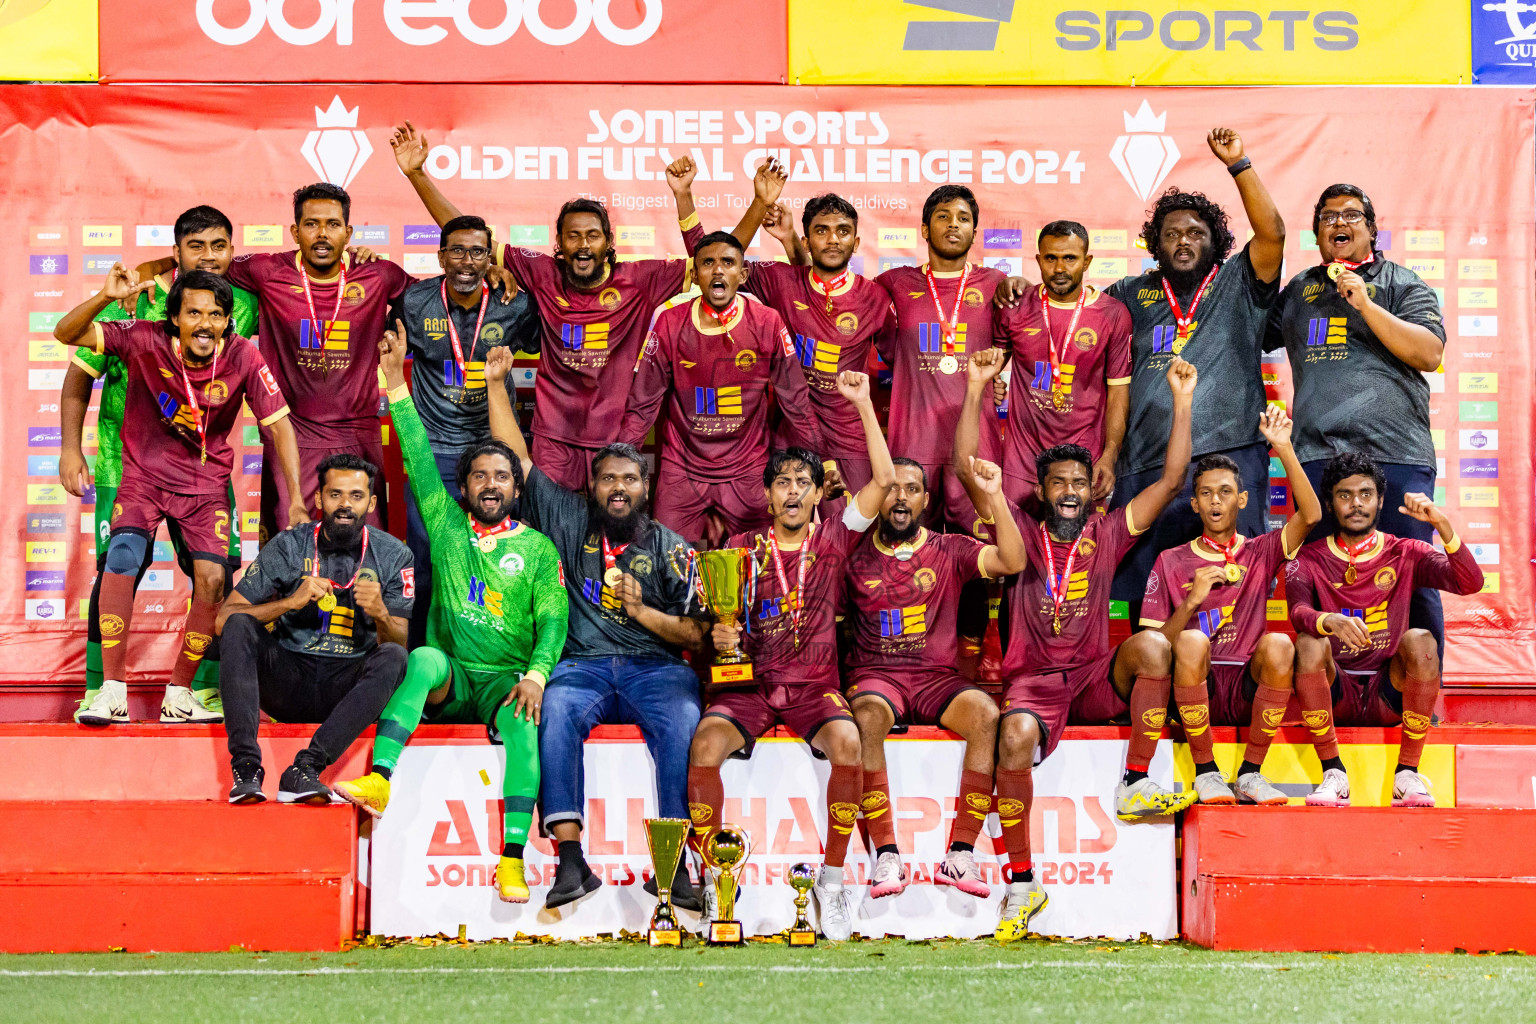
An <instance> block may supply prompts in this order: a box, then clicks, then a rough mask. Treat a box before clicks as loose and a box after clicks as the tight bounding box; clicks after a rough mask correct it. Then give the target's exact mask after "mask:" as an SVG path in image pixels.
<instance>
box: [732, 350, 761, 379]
mask: <svg viewBox="0 0 1536 1024" xmlns="http://www.w3.org/2000/svg"><path fill="white" fill-rule="evenodd" d="M756 365H757V353H756V352H753V351H752V350H751V349H749V348H744V349H742V350H741V351H740V352H738V353H736V369H738V370H740V371H741V372H742V373H749V372H751V370H752V367H754V366H756Z"/></svg>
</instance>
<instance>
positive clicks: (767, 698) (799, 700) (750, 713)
mask: <svg viewBox="0 0 1536 1024" xmlns="http://www.w3.org/2000/svg"><path fill="white" fill-rule="evenodd" d="M711 715H713V716H714V717H715V718H723V719H725V720H726V721H727V722H730V723H731V724H732V725H734V726H735V727H736V728H737V730H738V731H739V732H740V733H741V735H742V738H743V739H744V740H746V744H745V745H744V746H743V747H742V748H741V749H740V750H739V751H737V752H736V753H735V754H733V755H732V756H733V757H743V758H746V757H751V756H752V748H753V747H755V746H756V745H757V738H758V737H759V736H761V735H762V734H763V733H765V732H767V731H768V730H769V729H772V728H773V727H774V726H775V725H777V724H778V723H779V722H783V723H784V724H785V725H787V726H789V727H790V729H792V730H793V731H794V733H795V735H796V736H799V737H800V738H801V739H803V740H805V741H806V742H807V743H809V742H810V741H811V740H812V739H814V738H815V736H816V733H817V732H818V731H819V730H820V729H821V727H822V726H824V725H826V724H827V723H828V722H834V721H837V720H839V719H841V720H843V721H847V722H851V721H853V715H852V714H851V713H850V712H849V711H848V702H847V701H846V700H844V699H843V695H842V694H841V693H838V692H837V684H836V683H827V684H826V685H823V686H817V685H814V684H804V683H802V684H799V685H796V686H785V685H784V684H782V683H763V684H762V685H760V686H758V687H757V688H755V689H751V690H727V691H725V692H723V693H720V694H718V695H716V696H715V698H714V699H713V700H711V701H710V702H709V707H707V708H705V709H704V717H705V718H708V717H710V716H711Z"/></svg>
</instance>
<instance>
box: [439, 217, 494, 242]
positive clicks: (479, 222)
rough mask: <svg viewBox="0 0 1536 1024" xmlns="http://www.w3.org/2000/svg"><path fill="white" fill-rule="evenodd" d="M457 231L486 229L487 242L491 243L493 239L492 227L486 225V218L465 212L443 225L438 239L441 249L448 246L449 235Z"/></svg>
mask: <svg viewBox="0 0 1536 1024" xmlns="http://www.w3.org/2000/svg"><path fill="white" fill-rule="evenodd" d="M455 231H484V232H485V240H486V242H487V243H489V242H491V240H492V239H491V229H490V227H488V226H487V225H486V223H485V221H484V219H482V218H480V217H476V216H474V215H472V214H468V213H464V214H460V215H459V216H457V217H455V218H453V220H450V221H449V222H448V223H446V224H444V225H443V233H442V236H441V237H440V238H439V239H438V243H437V247H438V248H439V249H446V248H448V236H449V235H451V234H453V233H454V232H455Z"/></svg>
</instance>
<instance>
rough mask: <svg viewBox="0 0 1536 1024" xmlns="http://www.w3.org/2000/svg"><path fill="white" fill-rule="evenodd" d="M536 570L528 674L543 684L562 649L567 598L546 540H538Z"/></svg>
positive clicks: (557, 562)
mask: <svg viewBox="0 0 1536 1024" xmlns="http://www.w3.org/2000/svg"><path fill="white" fill-rule="evenodd" d="M541 539H542V540H543V543H542V544H540V545H539V549H538V550H539V563H538V569H537V570H536V573H535V575H534V581H533V628H534V644H533V655H532V657H531V658H529V660H528V671H529V672H530V673H538V674H539V675H540V676H542V677H543V679H544V680H545V681H546V682H547V681H548V680H549V674H550V673H551V672H553V671H554V670H555V662H557V661H559V660H560V653H561V652H562V651H563V650H565V631H566V628H567V626H569V624H570V617H571V606H570V599H569V598H568V597H567V596H566V591H565V575H564V572H563V570H562V569H561V568H560V553H559V552H558V551H556V550H555V545H554V543H553V542H551V541H550V540H549V538H547V537H541Z"/></svg>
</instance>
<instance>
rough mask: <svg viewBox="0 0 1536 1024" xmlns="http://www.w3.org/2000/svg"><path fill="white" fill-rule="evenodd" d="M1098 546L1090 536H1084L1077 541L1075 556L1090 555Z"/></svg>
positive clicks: (1085, 556)
mask: <svg viewBox="0 0 1536 1024" xmlns="http://www.w3.org/2000/svg"><path fill="white" fill-rule="evenodd" d="M1098 548H1099V545H1098V544H1097V543H1096V542H1095V541H1094V539H1093V538H1092V537H1084V538H1083V539H1082V540H1080V541H1078V542H1077V557H1078V558H1088V557H1090V556H1092V555H1093V553H1094V552H1095V551H1097V550H1098Z"/></svg>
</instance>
